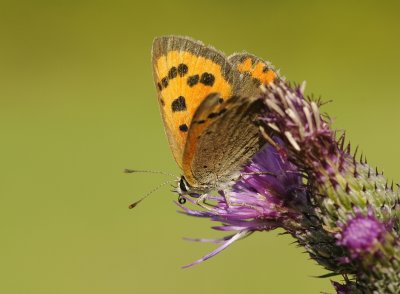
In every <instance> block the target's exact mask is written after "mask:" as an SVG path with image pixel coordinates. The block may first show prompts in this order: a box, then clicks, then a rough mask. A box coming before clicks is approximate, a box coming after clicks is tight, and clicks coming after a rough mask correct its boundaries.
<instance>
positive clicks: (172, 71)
mask: <svg viewBox="0 0 400 294" xmlns="http://www.w3.org/2000/svg"><path fill="white" fill-rule="evenodd" d="M177 75H178V70H177V68H176V67H175V66H173V67H171V69H170V70H169V71H168V79H169V80H172V79H174V78H176V76H177Z"/></svg>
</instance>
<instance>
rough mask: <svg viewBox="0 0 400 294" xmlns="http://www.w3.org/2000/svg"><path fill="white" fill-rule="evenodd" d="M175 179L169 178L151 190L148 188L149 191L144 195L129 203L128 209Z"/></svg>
mask: <svg viewBox="0 0 400 294" xmlns="http://www.w3.org/2000/svg"><path fill="white" fill-rule="evenodd" d="M173 181H175V180H169V181H166V182H164V183H162V184H160V185H158V186H157V187H155V188H154V189H153V190H150V191H149V192H147V193H146V194H145V195H144V196H142V198H140V199H139V200H138V201H135V202H133V203H132V204H131V205H129V209H132V208H135V207H136V206H137V205H138V204H139V203H140V202H142V201H143V200H144V199H146V198H147V197H149V196H150V195H151V194H153V193H154V192H156V191H157V190H158V189H160V188H162V187H164V186H165V185H167V184H169V183H171V182H173Z"/></svg>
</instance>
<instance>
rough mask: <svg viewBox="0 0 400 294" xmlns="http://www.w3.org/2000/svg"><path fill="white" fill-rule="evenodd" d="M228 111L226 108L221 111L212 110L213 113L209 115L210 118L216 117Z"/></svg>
mask: <svg viewBox="0 0 400 294" xmlns="http://www.w3.org/2000/svg"><path fill="white" fill-rule="evenodd" d="M226 111H227V109H226V108H222V109H221V110H220V111H218V112H211V113H210V114H209V115H208V118H216V117H217V116H220V115H222V114H224V113H225V112H226Z"/></svg>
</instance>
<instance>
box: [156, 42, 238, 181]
mask: <svg viewBox="0 0 400 294" xmlns="http://www.w3.org/2000/svg"><path fill="white" fill-rule="evenodd" d="M152 59H153V75H154V82H155V84H156V87H157V91H158V99H159V105H160V110H161V114H162V117H163V120H164V127H165V131H166V134H167V137H168V141H169V145H170V147H171V149H172V153H173V155H174V158H175V160H176V162H177V164H178V165H179V167H180V168H181V169H183V153H184V149H185V145H186V140H187V135H188V132H189V128H190V125H191V123H192V119H193V116H194V113H195V112H196V110H197V108H198V107H199V105H200V104H201V103H202V101H203V100H204V99H205V98H206V97H208V96H209V95H210V94H212V93H218V94H219V96H220V99H221V100H220V101H221V102H223V101H224V100H225V99H227V98H228V97H230V96H231V95H232V92H233V88H232V82H233V80H232V79H233V75H232V74H231V71H232V69H231V65H230V64H229V62H227V60H226V58H225V56H224V55H223V54H222V53H220V52H218V51H217V50H215V49H213V48H211V47H207V46H205V45H203V44H202V43H200V42H197V41H194V40H192V39H190V38H186V37H177V36H166V37H160V38H156V39H155V40H154V42H153V50H152ZM204 127H205V126H204ZM191 144H193V143H191ZM185 174H186V173H185Z"/></svg>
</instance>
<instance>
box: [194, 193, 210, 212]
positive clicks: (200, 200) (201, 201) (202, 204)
mask: <svg viewBox="0 0 400 294" xmlns="http://www.w3.org/2000/svg"><path fill="white" fill-rule="evenodd" d="M206 199H207V194H203V195H200V197H199V198H197V199H196V204H197V205H199V206H200V207H202V208H204V209H206V210H209V211H212V210H214V208H213V207H212V206H211V205H209V204H207V203H205V200H206Z"/></svg>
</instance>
